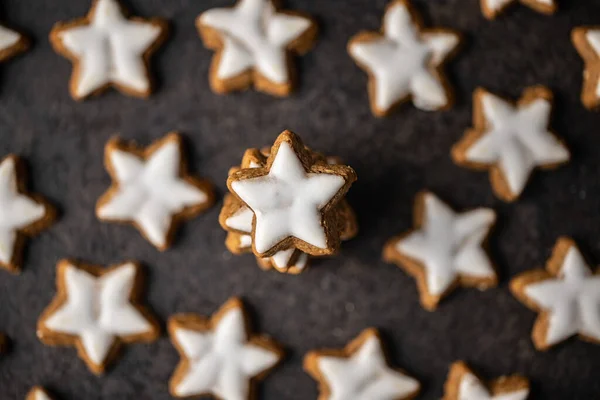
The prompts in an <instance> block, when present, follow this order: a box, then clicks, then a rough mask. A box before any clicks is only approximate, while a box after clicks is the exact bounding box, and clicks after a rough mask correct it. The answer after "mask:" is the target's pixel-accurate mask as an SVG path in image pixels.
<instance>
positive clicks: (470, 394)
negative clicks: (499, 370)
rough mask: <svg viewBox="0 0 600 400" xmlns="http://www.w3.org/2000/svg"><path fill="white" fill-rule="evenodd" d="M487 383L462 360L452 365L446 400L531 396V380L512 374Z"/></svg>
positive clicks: (522, 398) (512, 399)
mask: <svg viewBox="0 0 600 400" xmlns="http://www.w3.org/2000/svg"><path fill="white" fill-rule="evenodd" d="M489 387H490V388H491V389H492V390H489V389H488V388H487V387H486V385H485V384H484V383H483V382H481V380H480V379H479V378H478V377H477V375H475V373H474V372H473V371H471V369H469V367H468V366H467V365H466V364H465V363H464V362H462V361H457V362H455V363H454V364H452V366H451V367H450V373H449V375H448V381H447V382H446V385H445V392H446V393H445V397H444V399H445V400H525V399H527V397H528V396H529V391H530V389H529V381H528V380H527V379H525V378H523V377H521V376H518V375H512V376H504V377H501V378H498V379H496V380H494V381H493V382H491V384H490V385H489Z"/></svg>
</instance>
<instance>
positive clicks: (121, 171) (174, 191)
mask: <svg viewBox="0 0 600 400" xmlns="http://www.w3.org/2000/svg"><path fill="white" fill-rule="evenodd" d="M109 162H110V163H111V166H112V169H113V171H114V175H116V177H115V179H116V180H117V183H118V190H117V191H116V192H115V193H113V195H112V196H111V197H110V199H109V201H107V202H106V203H104V204H102V205H101V206H100V207H99V208H98V210H97V213H98V217H99V218H100V219H106V220H116V221H133V222H134V223H135V224H136V225H137V226H138V227H139V229H141V230H142V231H143V232H144V235H145V236H146V237H147V238H148V240H149V241H150V242H151V243H152V244H154V245H155V246H157V247H164V246H165V245H166V241H167V234H168V232H169V228H170V226H171V222H172V217H173V215H175V214H177V213H179V212H181V211H182V210H184V209H185V208H186V207H191V206H195V205H199V204H202V203H204V202H205V201H207V199H208V196H207V194H206V193H205V192H203V191H202V190H200V189H199V188H197V187H195V186H193V185H191V184H190V183H188V182H186V181H185V180H183V179H181V178H180V176H179V172H180V171H179V169H180V165H181V154H180V147H179V144H178V142H177V141H175V140H167V141H166V142H165V143H164V144H163V145H162V146H161V147H160V148H159V149H157V150H156V151H154V152H153V153H152V155H151V156H150V157H149V158H148V159H147V160H145V161H144V160H142V159H141V158H139V157H137V156H136V155H134V154H132V153H128V152H124V151H121V150H118V149H111V150H110V153H109Z"/></svg>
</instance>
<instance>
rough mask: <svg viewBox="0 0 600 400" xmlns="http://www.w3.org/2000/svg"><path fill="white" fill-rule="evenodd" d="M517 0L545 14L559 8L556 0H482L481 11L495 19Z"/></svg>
mask: <svg viewBox="0 0 600 400" xmlns="http://www.w3.org/2000/svg"><path fill="white" fill-rule="evenodd" d="M517 1H518V2H520V3H522V4H524V5H526V6H528V7H530V8H532V9H533V10H535V11H537V12H540V13H543V14H553V13H554V12H555V11H556V9H557V5H556V0H481V12H482V13H483V15H484V16H485V17H486V18H487V19H494V18H496V17H497V16H498V15H500V14H501V13H502V12H503V11H504V10H506V9H507V8H508V7H509V6H511V5H512V4H514V3H516V2H517Z"/></svg>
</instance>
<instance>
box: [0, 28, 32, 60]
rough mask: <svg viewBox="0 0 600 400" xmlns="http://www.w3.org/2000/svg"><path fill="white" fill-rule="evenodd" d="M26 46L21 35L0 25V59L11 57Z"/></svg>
mask: <svg viewBox="0 0 600 400" xmlns="http://www.w3.org/2000/svg"><path fill="white" fill-rule="evenodd" d="M26 47H27V46H26V43H25V38H24V37H23V35H21V34H20V33H19V32H15V31H13V30H12V29H8V28H6V27H4V26H2V25H0V61H4V60H6V59H8V58H10V57H12V56H13V55H15V54H17V53H19V52H20V51H21V50H24V49H25V48H26Z"/></svg>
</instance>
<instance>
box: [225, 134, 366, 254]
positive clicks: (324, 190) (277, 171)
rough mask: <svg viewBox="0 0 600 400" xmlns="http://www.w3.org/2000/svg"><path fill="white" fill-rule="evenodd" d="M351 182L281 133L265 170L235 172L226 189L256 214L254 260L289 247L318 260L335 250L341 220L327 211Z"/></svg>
mask: <svg viewBox="0 0 600 400" xmlns="http://www.w3.org/2000/svg"><path fill="white" fill-rule="evenodd" d="M355 180H356V174H355V172H354V170H353V169H352V168H350V167H347V166H344V165H330V164H326V163H324V162H320V161H315V160H314V157H313V156H312V155H311V154H310V152H309V151H308V150H307V149H306V148H305V147H304V145H303V144H302V142H301V140H300V138H299V137H298V136H296V135H295V134H293V133H292V132H289V131H285V132H283V133H282V134H281V135H279V137H278V138H277V140H276V141H275V144H274V145H273V147H272V149H271V154H270V155H269V158H268V159H267V161H266V165H265V167H259V168H245V169H241V170H239V171H237V172H235V173H233V174H232V175H230V176H229V178H228V179H227V187H228V188H229V191H230V192H231V193H232V194H234V195H235V196H236V197H237V199H238V200H240V201H241V202H242V203H243V204H244V205H245V206H247V207H248V208H249V209H250V210H252V212H253V214H254V215H253V219H252V233H251V236H252V239H253V242H252V246H253V252H254V254H255V255H256V256H258V257H270V256H273V255H275V254H276V253H277V252H278V251H281V250H287V249H290V248H297V249H299V250H301V251H302V252H304V253H307V254H310V255H314V256H320V255H329V254H333V253H335V252H336V251H337V250H338V248H339V244H340V240H341V239H340V236H341V231H340V229H339V221H337V220H336V219H337V218H336V216H337V215H336V213H335V212H331V211H332V210H335V206H336V205H337V204H339V202H340V201H341V200H342V199H343V197H344V195H345V194H346V192H347V191H348V189H349V188H350V185H351V184H352V183H353V182H354V181H355Z"/></svg>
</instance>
